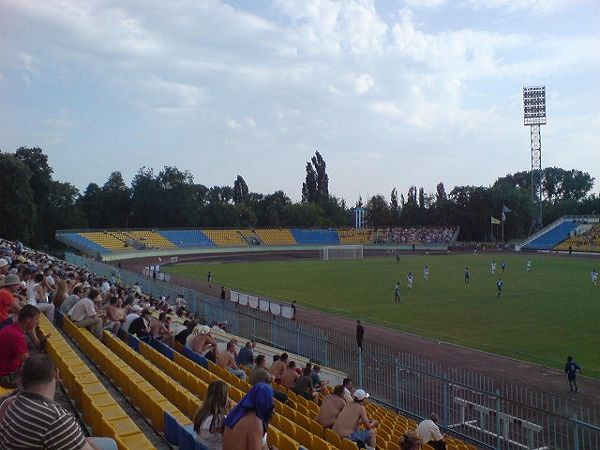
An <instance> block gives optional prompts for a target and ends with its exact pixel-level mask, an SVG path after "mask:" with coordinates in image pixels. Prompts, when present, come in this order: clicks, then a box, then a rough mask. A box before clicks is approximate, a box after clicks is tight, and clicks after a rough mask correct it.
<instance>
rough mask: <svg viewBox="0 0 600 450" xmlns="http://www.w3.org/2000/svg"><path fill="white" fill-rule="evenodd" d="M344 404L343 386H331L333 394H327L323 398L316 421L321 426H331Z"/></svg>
mask: <svg viewBox="0 0 600 450" xmlns="http://www.w3.org/2000/svg"><path fill="white" fill-rule="evenodd" d="M345 406H346V401H345V400H344V386H342V385H341V384H340V385H338V386H336V387H334V388H333V394H331V395H328V396H327V397H325V398H324V399H323V402H322V403H321V407H320V408H319V414H318V415H317V418H316V421H317V422H319V423H320V424H321V425H322V426H323V428H331V427H332V426H333V424H334V423H335V420H336V419H337V417H338V415H339V414H340V412H341V411H342V409H344V407H345Z"/></svg>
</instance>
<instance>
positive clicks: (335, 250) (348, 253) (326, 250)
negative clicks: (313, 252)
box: [322, 245, 363, 261]
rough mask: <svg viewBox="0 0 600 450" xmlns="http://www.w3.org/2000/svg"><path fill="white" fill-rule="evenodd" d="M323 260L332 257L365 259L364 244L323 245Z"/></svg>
mask: <svg viewBox="0 0 600 450" xmlns="http://www.w3.org/2000/svg"><path fill="white" fill-rule="evenodd" d="M322 256H323V261H329V260H330V259H363V246H362V245H335V246H330V247H329V246H328V247H323V251H322Z"/></svg>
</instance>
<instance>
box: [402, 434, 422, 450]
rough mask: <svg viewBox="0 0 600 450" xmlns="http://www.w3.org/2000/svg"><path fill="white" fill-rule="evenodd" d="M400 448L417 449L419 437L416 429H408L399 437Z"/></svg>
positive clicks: (404, 449) (419, 444)
mask: <svg viewBox="0 0 600 450" xmlns="http://www.w3.org/2000/svg"><path fill="white" fill-rule="evenodd" d="M399 444H400V450H419V449H420V448H421V438H420V437H419V434H418V433H417V431H416V430H410V431H407V432H406V433H404V434H403V435H402V436H401V437H400V442H399Z"/></svg>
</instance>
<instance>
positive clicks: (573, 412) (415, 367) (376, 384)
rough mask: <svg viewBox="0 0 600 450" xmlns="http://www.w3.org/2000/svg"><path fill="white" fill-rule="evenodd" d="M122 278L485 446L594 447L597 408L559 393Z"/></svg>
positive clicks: (598, 443)
mask: <svg viewBox="0 0 600 450" xmlns="http://www.w3.org/2000/svg"><path fill="white" fill-rule="evenodd" d="M65 257H66V260H67V261H68V262H70V263H72V264H75V265H77V266H85V267H87V269H88V270H90V271H91V272H94V273H97V274H99V275H102V276H105V277H110V276H112V275H113V274H116V272H118V271H119V269H118V268H117V267H116V266H111V265H108V264H105V263H102V262H98V261H94V260H90V259H87V258H84V257H81V256H77V255H73V254H70V253H67V254H66V255H65ZM120 277H121V280H122V282H123V283H124V284H126V285H133V284H134V283H136V282H137V283H139V284H140V286H141V288H142V289H143V290H144V292H146V293H149V294H151V295H153V296H155V297H160V296H162V295H165V296H170V298H171V299H172V300H174V299H175V298H176V297H177V295H178V294H180V293H182V294H184V295H185V298H186V300H187V305H188V308H189V309H191V310H192V311H193V312H194V313H196V314H199V315H201V316H206V317H207V318H210V319H212V320H215V321H218V322H226V323H227V325H228V331H229V332H231V333H232V334H235V335H238V336H240V337H244V338H247V339H255V340H260V341H264V342H269V343H271V345H273V346H274V347H276V348H281V349H286V350H288V351H290V352H293V353H296V354H299V355H302V356H305V357H307V358H310V359H311V360H312V361H314V362H318V363H320V364H322V365H324V366H329V367H332V368H335V369H337V370H340V371H342V372H345V373H347V374H348V376H349V377H350V378H352V379H353V380H354V384H355V386H360V387H361V388H364V389H366V390H367V391H368V392H370V393H371V394H372V395H373V396H374V397H375V398H377V400H378V401H379V402H382V403H385V404H387V405H389V406H390V407H392V408H394V409H396V410H398V411H401V412H402V413H403V414H406V415H409V416H412V417H414V418H416V419H419V418H422V417H427V416H428V415H429V414H430V413H431V412H437V413H438V414H439V415H440V417H441V422H442V426H443V428H444V429H445V430H446V431H447V432H449V433H451V434H453V435H456V436H458V437H460V438H463V439H465V440H468V441H470V442H472V443H475V444H476V445H478V446H479V447H481V448H490V449H498V450H500V449H503V450H504V449H506V450H521V449H538V450H542V449H561V450H584V449H585V450H588V449H595V448H600V428H599V427H598V426H597V425H594V424H598V423H599V421H600V412H599V409H600V407H598V408H591V407H585V406H581V405H573V404H571V403H568V402H567V401H566V400H565V399H564V398H563V397H560V396H557V395H554V394H552V393H546V392H541V391H537V390H534V389H531V388H529V387H526V386H523V385H519V384H515V383H507V382H502V381H498V380H495V379H493V378H490V377H487V376H483V375H480V374H477V373H475V372H472V371H467V370H464V369H461V368H460V367H454V366H448V365H443V364H441V363H440V362H437V361H432V360H430V359H427V358H424V357H420V356H416V355H413V354H409V353H395V352H393V351H392V350H390V349H389V348H388V347H387V346H385V345H381V344H375V343H371V342H367V343H364V344H363V351H362V352H361V351H359V350H358V349H357V347H356V342H355V340H354V339H352V338H350V337H347V336H345V335H340V334H337V333H335V330H329V329H322V328H319V327H316V326H312V325H307V324H299V323H297V322H295V321H293V320H289V319H286V318H283V317H280V316H279V317H276V316H273V315H271V314H270V313H268V312H264V311H261V310H259V309H252V308H246V307H243V306H240V305H237V304H235V303H233V302H229V301H223V300H221V299H219V298H215V297H212V296H210V295H207V294H205V293H203V292H198V291H195V290H192V289H188V288H185V287H182V286H178V285H175V284H172V283H168V282H161V281H158V282H156V281H154V280H153V279H151V278H148V277H145V276H143V275H141V274H137V273H133V272H129V271H125V270H120Z"/></svg>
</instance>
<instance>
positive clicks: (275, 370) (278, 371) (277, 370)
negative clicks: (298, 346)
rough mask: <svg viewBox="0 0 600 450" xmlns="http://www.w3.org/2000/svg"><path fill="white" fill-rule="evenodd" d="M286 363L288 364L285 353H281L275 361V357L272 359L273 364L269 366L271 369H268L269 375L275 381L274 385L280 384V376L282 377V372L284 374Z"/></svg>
mask: <svg viewBox="0 0 600 450" xmlns="http://www.w3.org/2000/svg"><path fill="white" fill-rule="evenodd" d="M287 363H288V354H287V353H282V354H281V356H280V357H279V358H278V359H275V357H273V364H271V368H270V369H269V372H271V374H272V375H273V379H274V380H275V383H278V384H281V376H282V375H283V372H285V369H286V368H287Z"/></svg>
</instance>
